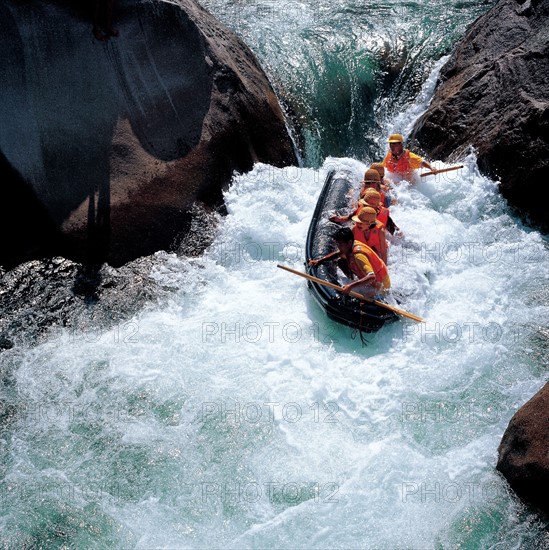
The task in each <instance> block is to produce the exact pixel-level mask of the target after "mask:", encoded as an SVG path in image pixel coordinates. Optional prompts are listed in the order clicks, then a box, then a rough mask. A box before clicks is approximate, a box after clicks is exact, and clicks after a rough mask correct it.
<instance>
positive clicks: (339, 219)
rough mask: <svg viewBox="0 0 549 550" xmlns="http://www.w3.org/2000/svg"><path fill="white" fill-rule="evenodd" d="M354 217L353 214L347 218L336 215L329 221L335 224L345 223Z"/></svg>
mask: <svg viewBox="0 0 549 550" xmlns="http://www.w3.org/2000/svg"><path fill="white" fill-rule="evenodd" d="M352 216H353V214H349V215H347V216H338V215H337V214H335V215H334V216H330V217H329V220H330V221H331V222H335V223H344V222H348V221H349V220H350V219H351V217H352Z"/></svg>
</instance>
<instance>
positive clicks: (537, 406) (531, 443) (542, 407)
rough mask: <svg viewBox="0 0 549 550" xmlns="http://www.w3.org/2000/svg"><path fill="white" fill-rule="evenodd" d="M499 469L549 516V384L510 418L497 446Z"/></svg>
mask: <svg viewBox="0 0 549 550" xmlns="http://www.w3.org/2000/svg"><path fill="white" fill-rule="evenodd" d="M497 469H498V470H499V471H500V472H501V473H502V474H503V475H504V476H505V478H506V479H507V480H508V482H509V484H510V485H511V487H512V488H513V490H514V491H515V492H516V493H517V495H518V496H520V497H521V498H522V499H523V500H525V501H526V502H527V503H528V504H530V505H531V506H533V507H534V508H536V509H537V510H538V511H540V512H541V513H542V514H544V515H546V516H547V517H549V385H545V386H544V387H543V388H542V389H541V390H540V391H539V392H538V393H537V394H536V395H534V397H532V399H530V401H528V403H526V404H525V405H523V406H522V407H521V408H520V409H519V410H518V411H517V412H516V413H515V415H514V416H513V418H512V419H511V421H510V422H509V426H508V427H507V430H506V431H505V434H504V435H503V438H502V440H501V443H500V446H499V449H498V463H497Z"/></svg>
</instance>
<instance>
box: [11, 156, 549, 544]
mask: <svg viewBox="0 0 549 550" xmlns="http://www.w3.org/2000/svg"><path fill="white" fill-rule="evenodd" d="M372 160H373V159H372ZM463 164H464V168H463V169H462V170H460V171H458V172H456V173H448V174H446V175H442V174H441V175H439V176H437V177H429V178H425V180H424V181H419V182H418V183H417V184H415V185H413V186H412V185H409V184H407V183H402V184H401V185H400V186H398V187H396V190H395V195H396V197H397V199H398V204H397V205H395V206H394V207H393V208H392V209H391V212H392V216H393V218H394V219H395V221H396V223H397V224H398V225H399V226H400V227H401V229H402V231H403V232H404V234H405V239H404V240H403V241H401V242H400V243H398V242H397V243H394V244H393V246H392V247H391V251H390V259H389V267H390V270H391V278H392V282H393V288H394V289H395V291H397V290H398V291H399V293H400V294H401V295H402V296H404V301H403V302H402V303H401V304H400V305H401V307H402V308H403V309H405V310H408V311H411V312H413V313H416V314H418V315H421V316H423V317H424V318H425V319H426V322H425V323H424V324H418V323H416V322H414V321H409V320H405V319H402V320H401V321H398V322H397V323H394V324H391V325H388V326H386V327H384V328H382V329H381V330H380V331H379V332H378V333H376V334H373V335H368V337H367V340H368V345H366V346H364V345H363V344H362V342H361V340H360V338H356V335H353V333H352V331H351V330H350V329H349V328H347V327H343V326H339V325H336V324H335V323H333V322H331V321H329V320H328V319H326V317H325V316H324V313H323V312H322V311H321V310H320V308H319V307H318V306H317V305H316V304H315V303H314V301H313V300H312V298H311V296H309V294H308V291H307V288H306V284H305V283H304V281H303V280H302V279H301V278H298V277H295V276H292V275H291V274H288V273H287V272H284V271H282V270H280V269H277V267H276V265H277V263H283V264H285V265H289V266H292V267H294V268H296V269H302V268H303V261H304V242H305V236H306V232H307V228H308V224H309V221H310V217H311V215H312V211H313V209H314V206H315V202H316V199H317V197H318V194H319V192H320V189H321V186H322V183H323V180H324V177H325V176H326V174H327V172H328V170H330V169H332V168H336V169H337V170H340V171H342V173H346V174H350V173H352V174H354V175H355V177H356V178H357V182H358V181H360V176H361V175H362V172H363V171H364V169H365V168H367V164H366V163H363V162H362V161H358V160H356V159H349V158H339V159H337V158H329V159H327V160H326V162H325V165H324V166H323V168H322V169H320V170H312V169H305V168H297V167H289V168H285V169H277V168H274V167H272V166H268V165H256V166H255V168H254V170H253V171H252V172H250V173H248V174H243V175H238V176H236V177H235V179H234V181H233V184H232V186H231V188H230V190H229V191H228V192H227V194H226V197H225V198H226V204H227V210H228V215H227V216H226V217H224V218H222V219H220V220H219V228H218V231H217V238H216V240H215V243H214V244H213V245H212V246H211V247H210V249H208V251H207V252H206V253H205V254H204V256H203V257H200V258H192V259H189V258H182V257H178V256H177V255H175V254H166V253H159V254H158V255H157V263H156V266H155V268H154V270H153V272H152V273H151V277H153V278H154V279H155V280H156V281H157V282H158V283H160V284H162V285H163V286H165V287H169V288H171V289H172V298H171V300H170V301H169V304H168V305H166V306H163V307H162V308H157V309H155V308H148V309H147V310H145V311H142V312H141V313H140V314H139V315H137V316H135V318H133V319H131V320H129V321H126V322H124V323H121V324H120V325H117V326H114V327H111V328H110V329H108V330H105V331H103V332H100V333H97V332H96V333H88V332H86V331H84V330H82V331H76V332H74V331H73V332H71V333H68V332H65V333H61V334H59V336H58V337H57V338H55V339H52V340H50V341H48V342H46V343H44V344H42V345H40V346H37V347H34V348H33V349H29V350H26V351H21V350H18V351H17V352H14V353H13V354H12V355H11V356H9V355H8V356H7V357H10V364H9V365H7V366H6V363H4V365H5V367H6V368H9V370H10V373H11V376H12V380H13V385H12V388H11V390H10V391H11V393H10V395H11V402H12V403H13V405H14V407H15V410H16V411H17V414H14V415H13V418H12V421H11V424H10V427H9V428H10V429H9V437H6V438H5V439H4V447H3V453H4V461H3V462H4V473H5V477H4V480H5V481H4V487H3V489H4V490H3V503H4V508H3V510H4V512H3V516H2V522H3V527H4V530H3V532H4V537H5V538H6V540H8V541H17V542H21V541H27V542H28V541H32V540H35V539H33V537H38V538H39V539H40V540H44V537H46V539H48V537H49V539H48V540H51V541H52V543H53V542H55V541H62V540H65V538H66V540H67V541H69V542H70V544H72V545H75V546H78V545H82V544H87V543H91V541H94V544H96V543H97V541H99V543H102V544H108V545H109V546H110V547H117V548H125V547H135V548H152V547H155V548H156V547H168V548H183V547H185V548H190V547H192V548H197V547H199V548H201V547H204V548H205V547H208V548H221V547H229V548H263V547H267V546H269V547H273V546H274V547H280V548H311V547H320V548H327V547H330V548H398V547H407V548H424V547H433V546H436V545H442V547H450V546H452V545H456V544H463V545H465V546H467V544H471V545H474V544H478V542H479V541H486V545H485V547H487V548H488V547H494V546H495V545H496V544H497V543H498V541H501V540H505V541H507V543H509V542H510V541H515V542H516V543H517V544H518V543H519V541H522V542H524V540H528V539H530V538H532V537H535V536H537V535H538V534H539V533H538V531H537V528H536V526H535V524H534V525H532V522H533V520H532V519H531V518H528V516H527V514H526V513H525V512H524V511H523V510H521V507H520V505H519V504H518V503H517V502H516V500H515V499H514V498H513V497H512V495H510V494H509V492H508V490H507V488H506V484H505V482H504V481H503V480H502V479H501V478H500V477H499V476H498V474H497V473H496V472H495V469H494V466H495V462H496V457H497V454H496V453H497V446H498V444H499V440H500V438H501V435H502V433H503V431H504V430H505V427H506V425H507V423H508V421H509V419H510V417H511V416H512V414H513V413H514V411H515V410H516V409H517V408H518V407H519V406H520V405H522V404H523V402H524V401H525V400H526V399H527V398H528V397H529V396H531V395H532V394H533V393H534V392H535V391H536V390H537V389H539V388H540V387H541V385H542V384H543V382H544V380H543V372H542V370H541V365H540V364H539V363H538V362H537V360H536V357H535V354H533V353H531V352H529V350H533V348H534V341H535V339H536V334H537V327H538V326H540V325H541V324H542V320H543V319H544V318H546V316H547V307H546V306H542V305H536V295H537V293H538V292H540V290H541V289H542V287H543V285H544V284H546V283H547V277H548V273H547V266H548V265H549V262H548V257H547V256H548V252H547V248H546V246H545V243H544V242H543V240H542V238H541V237H540V235H539V234H537V233H536V232H534V231H531V230H528V229H527V228H525V227H523V226H521V224H520V223H518V222H517V221H516V220H515V219H514V218H513V217H512V216H511V215H510V214H509V212H508V210H507V207H506V205H505V203H504V201H503V200H502V199H501V197H500V196H499V195H498V193H497V183H496V182H493V181H491V180H489V179H487V178H485V177H483V176H481V175H480V174H479V172H478V169H477V167H476V162H475V158H474V156H469V157H467V158H466V159H464V161H463ZM437 165H438V166H442V165H441V164H440V163H437ZM353 336H355V338H354V339H353ZM6 353H7V354H9V351H8V352H4V356H6ZM4 361H5V360H4ZM523 516H525V517H526V519H527V522H526V523H524V522H521V521H523V520H521V519H520V518H521V517H523ZM77 525H79V527H77ZM60 533H64V535H62V534H60ZM63 537H65V538H63ZM483 544H484V543H483ZM475 547H476V546H475ZM508 547H510V546H508Z"/></svg>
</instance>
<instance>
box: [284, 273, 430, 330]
mask: <svg viewBox="0 0 549 550" xmlns="http://www.w3.org/2000/svg"><path fill="white" fill-rule="evenodd" d="M276 267H280V269H284V270H286V271H289V272H290V273H293V274H294V275H299V276H300V277H304V278H305V279H309V280H310V281H314V282H315V283H318V284H320V285H324V286H327V287H330V288H333V289H335V290H339V291H341V290H342V289H343V287H341V286H338V285H334V284H333V283H330V282H328V281H325V280H324V279H319V278H318V277H313V275H309V274H308V273H302V272H301V271H296V270H295V269H292V268H291V267H286V266H285V265H280V264H277V266H276ZM349 294H350V295H351V296H355V297H356V298H360V299H361V300H364V301H365V302H372V303H373V304H376V305H377V306H381V307H384V308H385V309H390V310H391V311H394V312H395V313H398V314H399V315H402V316H403V317H408V318H409V319H413V320H414V321H418V322H420V323H424V322H425V320H424V319H422V318H421V317H419V316H418V315H414V314H413V313H409V312H408V311H404V310H403V309H399V308H397V307H393V306H390V305H389V304H386V303H385V302H380V301H379V300H374V299H372V298H366V297H365V296H362V294H359V293H358V292H354V291H353V290H351V291H350V292H349Z"/></svg>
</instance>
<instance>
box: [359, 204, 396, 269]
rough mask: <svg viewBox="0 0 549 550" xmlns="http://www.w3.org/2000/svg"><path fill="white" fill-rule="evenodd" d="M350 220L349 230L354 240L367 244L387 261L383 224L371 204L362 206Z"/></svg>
mask: <svg viewBox="0 0 549 550" xmlns="http://www.w3.org/2000/svg"><path fill="white" fill-rule="evenodd" d="M351 221H353V222H354V224H353V226H352V228H351V230H352V232H353V235H354V237H355V241H360V242H362V243H365V244H367V245H368V246H369V247H370V248H371V249H373V250H374V252H376V253H377V254H378V255H379V257H380V258H381V259H382V260H383V261H384V262H385V263H387V239H386V237H385V226H384V225H383V224H382V223H381V222H380V221H379V220H378V219H377V212H376V211H375V210H374V209H373V208H372V207H371V206H363V207H361V208H360V210H359V211H358V213H357V214H356V215H355V216H353V217H352V218H351Z"/></svg>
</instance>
